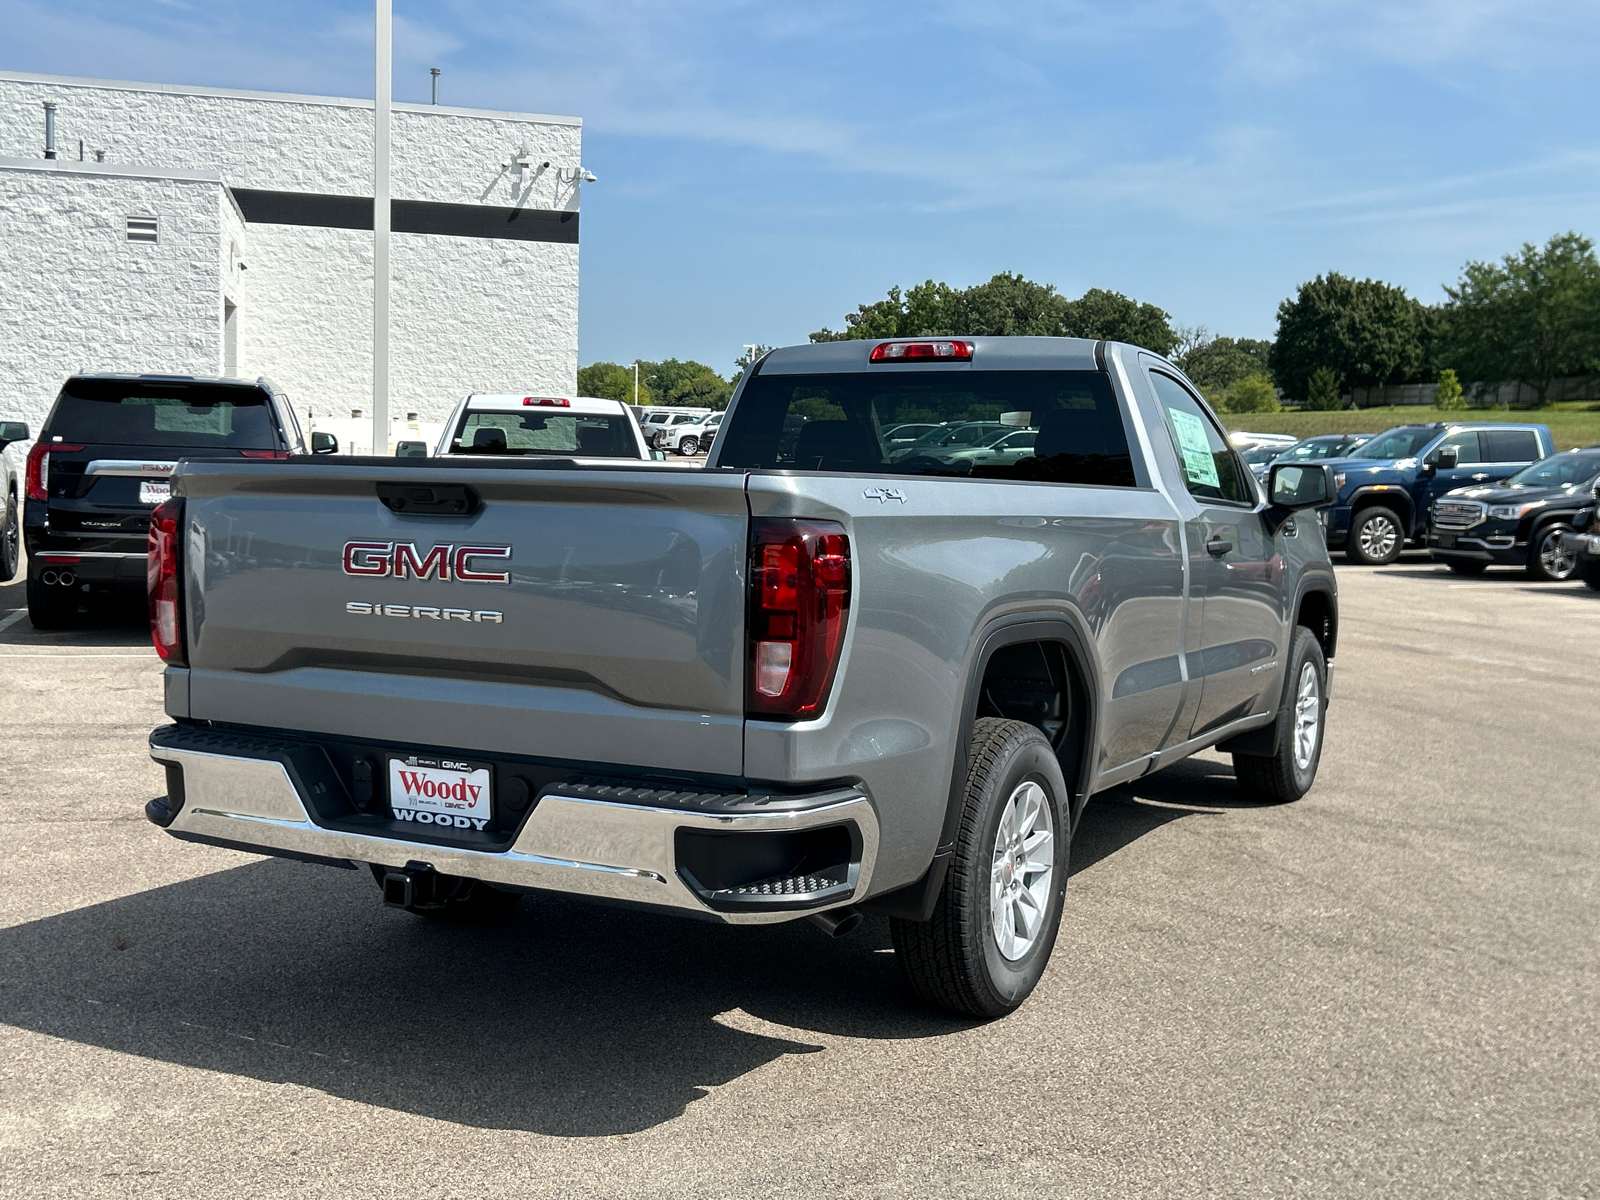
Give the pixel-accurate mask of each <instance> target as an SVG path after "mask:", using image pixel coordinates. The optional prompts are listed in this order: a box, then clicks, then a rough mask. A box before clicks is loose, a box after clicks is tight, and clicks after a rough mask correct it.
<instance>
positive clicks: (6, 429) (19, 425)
mask: <svg viewBox="0 0 1600 1200" xmlns="http://www.w3.org/2000/svg"><path fill="white" fill-rule="evenodd" d="M27 440H28V426H27V425H26V424H25V423H23V422H22V421H0V450H4V449H5V448H6V447H7V446H9V445H10V444H11V443H12V442H25V441H27Z"/></svg>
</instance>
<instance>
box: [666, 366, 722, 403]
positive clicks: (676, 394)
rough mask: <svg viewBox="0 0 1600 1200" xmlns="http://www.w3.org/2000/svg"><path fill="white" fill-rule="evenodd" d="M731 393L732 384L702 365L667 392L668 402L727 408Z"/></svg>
mask: <svg viewBox="0 0 1600 1200" xmlns="http://www.w3.org/2000/svg"><path fill="white" fill-rule="evenodd" d="M732 395H733V384H731V383H729V382H728V381H727V380H726V379H724V378H722V376H720V375H718V374H717V373H716V372H715V371H713V370H712V369H711V368H710V367H704V368H702V369H701V370H699V371H697V372H695V373H694V374H693V375H690V376H688V377H686V378H683V379H680V380H679V381H678V383H677V384H676V386H674V387H673V389H672V390H671V391H670V392H668V393H667V403H668V404H681V405H683V406H684V407H685V408H717V409H721V408H727V407H728V399H729V397H731V396H732Z"/></svg>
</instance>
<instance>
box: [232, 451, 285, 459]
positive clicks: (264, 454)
mask: <svg viewBox="0 0 1600 1200" xmlns="http://www.w3.org/2000/svg"><path fill="white" fill-rule="evenodd" d="M239 453H240V454H242V455H243V456H244V457H245V458H288V457H289V452H288V451H287V450H241V451H239Z"/></svg>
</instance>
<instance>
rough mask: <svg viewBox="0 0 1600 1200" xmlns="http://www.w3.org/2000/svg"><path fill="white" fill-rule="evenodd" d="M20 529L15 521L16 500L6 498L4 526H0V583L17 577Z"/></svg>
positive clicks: (8, 581) (19, 555)
mask: <svg viewBox="0 0 1600 1200" xmlns="http://www.w3.org/2000/svg"><path fill="white" fill-rule="evenodd" d="M21 546H22V528H21V522H20V521H18V519H17V498H16V497H15V496H9V495H8V496H7V497H6V510H5V524H4V525H0V583H10V582H11V581H12V580H13V579H15V578H16V577H17V559H18V558H20V557H21V553H20V551H21Z"/></svg>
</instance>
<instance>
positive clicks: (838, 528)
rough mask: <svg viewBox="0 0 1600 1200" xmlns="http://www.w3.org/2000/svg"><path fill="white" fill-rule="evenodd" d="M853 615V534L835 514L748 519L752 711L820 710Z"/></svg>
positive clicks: (800, 715)
mask: <svg viewBox="0 0 1600 1200" xmlns="http://www.w3.org/2000/svg"><path fill="white" fill-rule="evenodd" d="M849 615H850V539H849V538H848V537H846V536H845V532H844V526H842V525H836V524H834V523H833V522H832V521H795V520H787V519H776V518H772V519H761V520H756V521H752V522H751V526H750V612H749V616H748V634H749V643H750V680H749V689H748V698H747V701H746V705H745V707H746V709H747V710H748V712H749V714H750V715H751V716H753V717H784V718H788V719H791V720H804V719H806V718H808V717H815V716H817V715H818V714H819V713H820V712H821V711H822V709H823V706H824V705H825V704H826V703H827V700H828V688H829V686H830V685H831V684H832V683H833V675H834V672H835V670H836V669H837V668H838V666H839V651H840V648H841V647H842V646H843V645H844V628H845V620H846V618H847V617H848V616H849Z"/></svg>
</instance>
